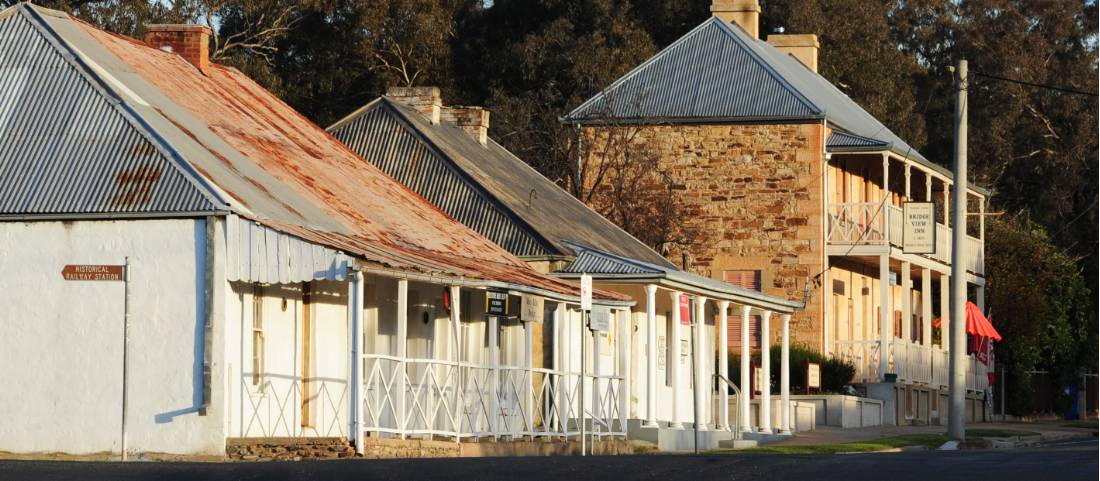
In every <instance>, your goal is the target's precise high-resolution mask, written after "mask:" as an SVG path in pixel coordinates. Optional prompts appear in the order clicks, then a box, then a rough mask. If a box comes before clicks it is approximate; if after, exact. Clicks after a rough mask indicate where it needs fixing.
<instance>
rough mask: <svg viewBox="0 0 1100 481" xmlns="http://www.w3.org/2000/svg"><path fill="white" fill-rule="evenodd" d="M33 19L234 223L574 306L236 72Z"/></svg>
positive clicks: (67, 23)
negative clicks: (523, 289)
mask: <svg viewBox="0 0 1100 481" xmlns="http://www.w3.org/2000/svg"><path fill="white" fill-rule="evenodd" d="M34 10H35V11H36V12H38V13H40V14H42V16H41V17H39V19H40V20H41V21H42V22H43V24H44V25H45V26H46V27H47V28H48V29H50V30H51V32H50V33H52V34H54V35H56V36H57V38H58V39H59V40H62V41H63V42H65V44H66V46H67V47H68V48H70V50H71V52H72V53H74V54H76V56H77V57H79V59H80V61H81V62H83V63H84V64H85V65H86V66H87V69H88V71H89V72H91V74H92V75H94V76H96V77H98V80H99V81H101V82H102V84H103V86H104V87H105V89H106V90H108V91H110V92H111V93H113V94H115V95H117V96H118V98H119V99H120V100H121V101H122V102H126V103H127V104H128V107H129V108H131V109H132V111H133V112H134V113H135V115H136V117H138V120H139V121H140V122H144V123H145V124H146V125H145V126H146V128H147V129H148V130H149V131H151V132H154V133H155V135H158V136H160V137H162V138H163V141H164V142H165V144H167V145H169V146H170V147H171V148H172V149H173V150H174V151H175V152H176V153H178V154H179V156H180V157H182V158H183V160H185V161H186V162H187V163H188V164H189V165H190V167H191V168H192V169H193V170H194V172H195V173H196V174H195V175H196V176H198V177H201V180H202V181H203V182H205V183H207V186H208V188H209V189H210V190H211V191H212V192H213V193H214V194H215V196H216V197H219V198H220V199H222V200H224V201H225V203H226V204H227V206H228V208H229V210H231V211H233V212H235V213H237V214H238V215H240V216H242V217H246V218H249V219H252V220H255V221H257V222H260V223H263V224H265V225H268V226H269V227H271V228H274V229H277V230H281V231H284V232H286V233H288V234H291V235H295V236H299V237H302V238H304V239H306V240H310V241H313V242H316V243H319V244H323V245H327V246H331V247H335V248H339V249H343V250H345V251H346V252H348V253H349V254H353V255H356V256H358V257H361V258H362V259H365V260H367V261H369V262H371V263H374V264H376V265H379V266H383V267H387V268H392V269H397V270H409V271H416V272H422V273H426V274H431V275H441V276H446V277H461V278H466V279H469V280H486V281H497V282H504V283H509V284H517V285H522V286H530V287H534V288H537V289H542V290H546V291H550V292H553V293H558V294H565V295H569V296H576V295H578V293H579V292H578V288H577V286H576V285H575V284H572V283H570V282H567V281H563V280H561V279H556V278H554V277H551V276H547V275H543V274H540V273H538V272H536V271H534V270H532V269H531V268H530V267H528V266H527V265H526V264H525V263H524V262H522V261H521V260H519V259H518V258H516V257H514V256H513V255H511V254H510V253H508V252H507V251H505V250H504V249H503V248H501V247H500V246H497V245H496V244H493V243H492V242H491V241H489V240H488V239H486V238H484V237H482V236H481V235H480V234H478V233H476V232H474V231H473V230H471V229H469V228H467V227H466V226H464V225H462V224H460V223H459V222H457V221H455V220H454V219H452V218H451V217H449V216H448V215H447V214H445V213H444V212H442V211H441V210H439V209H437V208H436V207H435V206H433V205H432V204H431V203H429V202H428V201H426V200H425V199H423V198H422V197H420V196H419V195H417V194H416V193H415V192H413V191H411V190H409V189H408V188H406V187H404V186H403V185H401V184H400V183H398V182H397V181H396V180H394V179H393V178H391V177H390V176H388V175H387V174H385V173H384V172H382V171H380V170H378V169H377V168H375V167H374V166H372V165H371V164H370V163H369V162H367V161H366V160H364V159H362V158H361V157H359V156H358V155H357V154H355V153H354V152H352V151H351V150H349V149H348V148H347V147H345V146H344V145H343V144H342V143H341V142H339V141H337V140H336V139H334V138H333V137H331V136H330V135H329V134H328V133H327V132H325V131H324V129H322V128H320V127H318V126H316V125H314V124H313V123H312V122H311V121H309V120H308V119H306V118H305V117H304V116H302V115H301V114H299V113H298V112H297V111H295V110H294V109H293V108H291V107H290V106H288V105H287V104H285V103H284V102H282V101H281V100H279V99H278V98H277V97H276V96H275V95H273V94H272V93H271V92H268V91H267V90H265V89H264V88H263V87H261V86H260V85H258V84H257V83H255V82H254V81H253V80H252V79H250V78H248V77H247V76H246V75H244V74H243V73H241V72H240V71H238V70H237V69H234V68H231V67H226V66H222V65H217V64H211V65H210V68H209V69H208V70H207V72H206V74H205V75H204V74H203V73H202V72H200V71H199V70H198V69H197V68H196V67H195V66H193V65H192V64H190V63H189V62H188V61H186V60H184V59H183V58H182V57H180V56H178V55H176V54H174V53H170V52H166V51H162V50H159V49H155V48H152V47H150V46H148V45H146V44H145V43H144V42H141V41H138V40H134V39H132V38H128V37H124V36H120V35H116V34H113V33H109V32H105V31H102V30H99V29H97V28H95V27H93V26H91V25H89V24H87V23H84V22H82V21H79V20H77V19H74V18H72V17H69V16H68V15H66V14H64V13H61V12H55V11H48V10H45V9H41V8H38V7H34ZM597 297H601V298H603V299H609V300H627V299H629V298H628V297H626V296H623V295H621V294H617V293H611V292H600V293H597Z"/></svg>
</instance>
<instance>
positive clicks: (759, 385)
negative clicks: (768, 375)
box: [752, 366, 764, 394]
mask: <svg viewBox="0 0 1100 481" xmlns="http://www.w3.org/2000/svg"><path fill="white" fill-rule="evenodd" d="M763 388H764V369H763V368H761V367H760V366H753V367H752V392H753V394H764V391H763Z"/></svg>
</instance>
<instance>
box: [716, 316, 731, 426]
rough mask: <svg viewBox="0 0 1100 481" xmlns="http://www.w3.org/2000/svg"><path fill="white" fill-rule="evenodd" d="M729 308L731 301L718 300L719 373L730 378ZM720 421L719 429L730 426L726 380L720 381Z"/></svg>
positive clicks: (728, 393) (728, 392) (728, 394)
mask: <svg viewBox="0 0 1100 481" xmlns="http://www.w3.org/2000/svg"><path fill="white" fill-rule="evenodd" d="M729 310H730V301H719V302H718V374H720V375H721V376H722V377H723V378H725V379H729V377H730V371H729V331H728V330H727V329H728V327H729ZM718 393H719V394H718V423H719V426H718V428H719V429H722V430H726V431H728V430H729V428H730V412H729V404H730V391H729V386H726V383H725V382H724V381H722V382H719V383H718Z"/></svg>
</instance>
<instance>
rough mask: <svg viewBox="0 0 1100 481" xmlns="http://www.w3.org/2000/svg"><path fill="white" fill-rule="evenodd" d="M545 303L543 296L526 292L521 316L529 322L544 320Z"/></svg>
mask: <svg viewBox="0 0 1100 481" xmlns="http://www.w3.org/2000/svg"><path fill="white" fill-rule="evenodd" d="M543 305H544V300H543V298H542V297H540V296H533V295H531V294H524V295H523V302H522V306H521V307H522V308H523V309H521V310H520V318H521V319H523V320H524V321H527V322H542V315H543Z"/></svg>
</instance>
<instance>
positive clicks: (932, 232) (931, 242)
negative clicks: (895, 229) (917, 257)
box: [901, 202, 936, 254]
mask: <svg viewBox="0 0 1100 481" xmlns="http://www.w3.org/2000/svg"><path fill="white" fill-rule="evenodd" d="M902 213H903V219H902V220H903V221H904V222H903V225H904V230H903V232H902V242H901V244H902V246H901V248H902V251H903V252H905V253H906V254H933V253H935V252H936V205H935V204H933V203H931V202H906V203H905V206H904V207H903V210H902Z"/></svg>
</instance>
